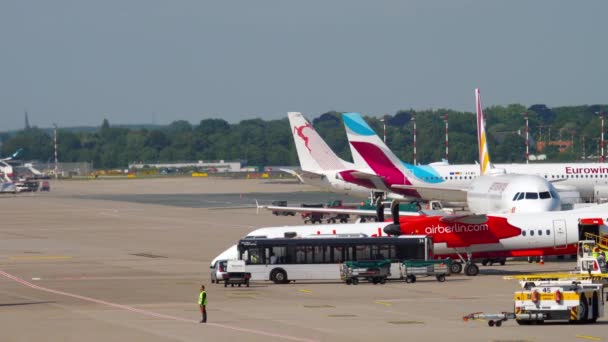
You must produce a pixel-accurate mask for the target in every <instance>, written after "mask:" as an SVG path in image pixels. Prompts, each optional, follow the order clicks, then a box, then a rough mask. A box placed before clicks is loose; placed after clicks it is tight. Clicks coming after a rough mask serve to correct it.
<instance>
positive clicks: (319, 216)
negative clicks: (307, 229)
mask: <svg viewBox="0 0 608 342" xmlns="http://www.w3.org/2000/svg"><path fill="white" fill-rule="evenodd" d="M302 208H323V204H302ZM323 217H324V214H323V213H314V212H303V213H302V219H304V224H308V223H312V224H315V223H322V222H323Z"/></svg>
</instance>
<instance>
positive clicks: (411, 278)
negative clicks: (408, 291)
mask: <svg viewBox="0 0 608 342" xmlns="http://www.w3.org/2000/svg"><path fill="white" fill-rule="evenodd" d="M405 282H406V283H408V284H409V283H414V282H416V276H414V275H411V274H410V275H408V276H407V277H405Z"/></svg>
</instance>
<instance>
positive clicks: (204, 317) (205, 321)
mask: <svg viewBox="0 0 608 342" xmlns="http://www.w3.org/2000/svg"><path fill="white" fill-rule="evenodd" d="M201 314H203V323H207V307H206V305H201Z"/></svg>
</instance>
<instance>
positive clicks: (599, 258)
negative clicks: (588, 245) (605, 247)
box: [597, 252, 606, 273]
mask: <svg viewBox="0 0 608 342" xmlns="http://www.w3.org/2000/svg"><path fill="white" fill-rule="evenodd" d="M597 263H598V264H599V266H600V271H601V272H602V273H605V272H606V252H599V255H598V256H597Z"/></svg>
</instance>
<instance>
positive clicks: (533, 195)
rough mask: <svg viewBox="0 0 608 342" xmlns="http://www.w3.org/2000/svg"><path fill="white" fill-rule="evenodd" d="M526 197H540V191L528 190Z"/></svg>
mask: <svg viewBox="0 0 608 342" xmlns="http://www.w3.org/2000/svg"><path fill="white" fill-rule="evenodd" d="M526 199H538V192H526Z"/></svg>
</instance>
